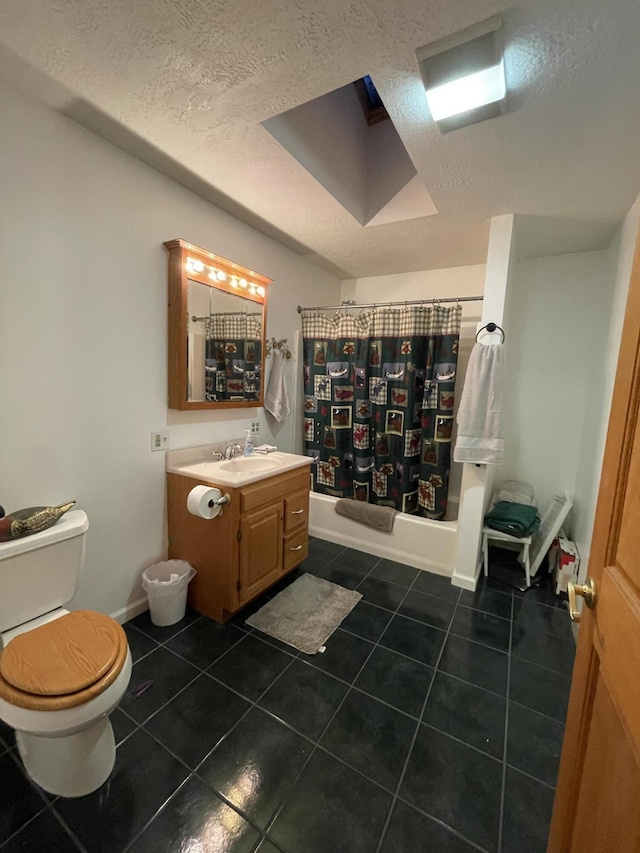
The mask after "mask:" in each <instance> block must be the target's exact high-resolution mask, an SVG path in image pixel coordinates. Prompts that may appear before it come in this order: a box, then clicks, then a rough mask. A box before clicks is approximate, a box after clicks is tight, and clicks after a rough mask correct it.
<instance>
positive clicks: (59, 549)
mask: <svg viewBox="0 0 640 853" xmlns="http://www.w3.org/2000/svg"><path fill="white" fill-rule="evenodd" d="M88 528H89V519H88V518H87V514H86V513H85V512H83V511H82V510H73V511H72V512H68V513H66V514H65V515H63V516H62V518H60V519H59V520H58V521H57V522H56V523H55V524H54V525H53V527H49V528H48V529H47V530H43V531H42V532H41V533H34V534H33V535H32V536H23V537H22V538H20V539H12V540H10V541H9V542H0V632H2V631H8V630H9V629H10V628H14V627H15V626H16V625H21V624H22V623H23V622H28V621H30V620H31V619H35V618H36V617H37V616H42V615H43V614H45V613H48V612H49V611H50V610H54V609H55V608H56V607H61V606H62V605H63V604H66V603H67V602H69V601H71V599H72V598H73V596H74V595H75V593H76V590H77V588H78V582H79V580H80V573H81V571H82V567H83V565H84V557H85V539H86V536H85V534H86V532H87V530H88Z"/></svg>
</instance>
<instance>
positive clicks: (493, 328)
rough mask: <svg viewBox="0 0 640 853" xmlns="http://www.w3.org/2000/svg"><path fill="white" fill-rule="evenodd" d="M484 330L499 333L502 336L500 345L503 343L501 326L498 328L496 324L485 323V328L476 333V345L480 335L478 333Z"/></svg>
mask: <svg viewBox="0 0 640 853" xmlns="http://www.w3.org/2000/svg"><path fill="white" fill-rule="evenodd" d="M485 329H486V330H487V332H495V331H499V332H500V333H501V334H502V343H504V329H503V328H502V326H498V324H497V323H487V325H486V326H482V327H481V328H480V329H478V331H477V332H476V343H478V335H479V334H480V332H484V330H485Z"/></svg>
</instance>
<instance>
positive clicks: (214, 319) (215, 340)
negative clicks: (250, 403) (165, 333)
mask: <svg viewBox="0 0 640 853" xmlns="http://www.w3.org/2000/svg"><path fill="white" fill-rule="evenodd" d="M205 329H206V349H205V391H206V398H207V400H257V399H258V398H259V396H260V364H261V360H262V322H261V315H260V314H255V315H254V314H245V313H244V312H241V311H230V312H227V313H218V314H211V315H210V316H209V317H207V318H206V320H205Z"/></svg>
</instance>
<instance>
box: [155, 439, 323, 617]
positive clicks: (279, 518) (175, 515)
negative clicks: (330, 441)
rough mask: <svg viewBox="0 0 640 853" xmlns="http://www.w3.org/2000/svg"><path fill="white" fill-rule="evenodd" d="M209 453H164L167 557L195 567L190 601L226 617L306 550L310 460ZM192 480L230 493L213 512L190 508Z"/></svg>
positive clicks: (205, 611)
mask: <svg viewBox="0 0 640 853" xmlns="http://www.w3.org/2000/svg"><path fill="white" fill-rule="evenodd" d="M203 453H206V454H207V455H208V459H207V457H206V456H205V457H204V461H203ZM210 459H211V453H210V449H208V448H194V449H192V450H177V451H169V452H168V453H167V465H166V469H167V510H168V527H169V557H170V558H171V559H180V560H186V561H187V562H189V563H190V564H191V565H192V566H193V567H194V568H195V569H196V570H197V572H198V573H197V575H196V576H195V577H194V578H193V580H192V581H191V583H190V584H189V597H188V601H189V605H190V606H191V607H193V608H194V610H197V611H198V612H199V613H203V614H204V615H205V616H209V617H211V618H212V619H215V620H217V621H218V622H225V621H226V620H227V619H229V617H230V616H232V615H233V614H234V613H235V612H236V611H238V610H240V609H241V608H242V607H244V606H245V605H246V604H248V602H250V601H251V600H252V599H253V598H255V597H256V596H257V595H259V594H260V593H262V592H264V591H265V590H266V589H267V588H268V587H270V586H271V585H272V584H274V583H276V582H277V581H278V580H280V579H281V578H282V577H284V575H286V574H287V573H288V572H290V571H292V570H293V569H295V568H296V566H298V565H299V564H300V563H301V562H302V560H304V558H305V557H306V556H307V554H308V538H309V533H308V525H309V486H310V471H309V469H310V465H311V459H310V458H309V457H308V456H298V455H296V454H292V453H280V452H276V453H271V454H268V455H267V456H261V455H254V456H250V457H238V458H237V459H232V460H226V461H225V460H221V461H218V462H214V461H208V460H210ZM197 485H211V486H214V487H216V488H218V489H219V490H220V491H221V492H222V494H223V495H225V494H226V495H228V496H229V501H228V502H227V503H225V504H224V506H223V508H222V511H221V512H220V514H218V515H217V516H216V517H215V518H211V519H205V518H201V517H199V516H197V515H192V514H191V512H189V510H188V509H187V499H188V496H189V493H190V492H191V490H192V489H193V488H194V486H197Z"/></svg>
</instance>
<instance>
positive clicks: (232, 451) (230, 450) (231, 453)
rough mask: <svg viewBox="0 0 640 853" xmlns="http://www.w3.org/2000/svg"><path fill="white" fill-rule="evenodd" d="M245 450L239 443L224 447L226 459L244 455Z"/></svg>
mask: <svg viewBox="0 0 640 853" xmlns="http://www.w3.org/2000/svg"><path fill="white" fill-rule="evenodd" d="M242 453H243V450H242V447H241V446H240V445H239V444H227V446H226V447H225V449H224V458H225V459H235V458H236V456H242Z"/></svg>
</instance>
